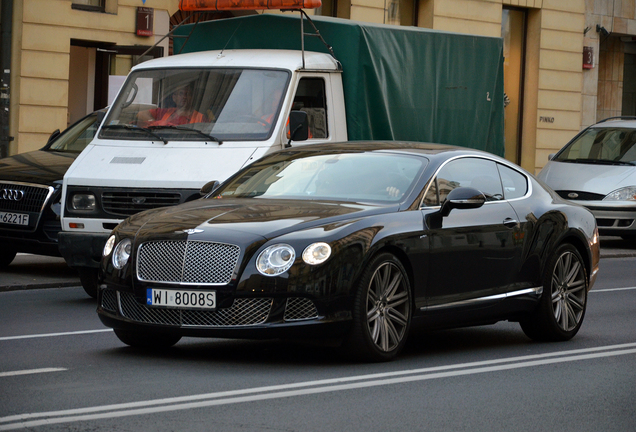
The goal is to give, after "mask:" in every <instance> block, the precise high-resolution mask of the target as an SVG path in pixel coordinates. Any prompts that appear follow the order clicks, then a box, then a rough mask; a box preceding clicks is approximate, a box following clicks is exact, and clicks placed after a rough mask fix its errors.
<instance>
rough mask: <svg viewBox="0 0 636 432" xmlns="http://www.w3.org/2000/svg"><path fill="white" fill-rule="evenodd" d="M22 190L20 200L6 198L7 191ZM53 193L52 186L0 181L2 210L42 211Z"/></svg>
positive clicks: (0, 207) (0, 204)
mask: <svg viewBox="0 0 636 432" xmlns="http://www.w3.org/2000/svg"><path fill="white" fill-rule="evenodd" d="M5 190H6V191H7V192H6V193H7V194H9V192H8V191H20V192H21V194H20V195H21V198H20V199H19V200H15V199H9V198H8V196H9V195H7V198H5V192H4V191H5ZM52 193H53V188H52V187H50V186H39V185H27V184H23V183H0V210H1V211H17V212H31V213H40V212H41V211H42V209H43V208H44V204H45V203H46V200H47V199H48V198H49V196H51V194H52Z"/></svg>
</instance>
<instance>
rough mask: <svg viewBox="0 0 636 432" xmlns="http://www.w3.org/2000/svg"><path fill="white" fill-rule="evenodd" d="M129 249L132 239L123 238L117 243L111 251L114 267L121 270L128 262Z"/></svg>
mask: <svg viewBox="0 0 636 432" xmlns="http://www.w3.org/2000/svg"><path fill="white" fill-rule="evenodd" d="M131 251H132V241H130V239H129V238H126V239H123V240H122V241H120V242H119V243H117V246H115V250H114V252H113V266H115V268H116V269H120V270H121V269H122V268H123V267H124V266H125V265H126V263H127V262H128V259H129V258H130V252H131Z"/></svg>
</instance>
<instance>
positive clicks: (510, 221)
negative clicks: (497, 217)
mask: <svg viewBox="0 0 636 432" xmlns="http://www.w3.org/2000/svg"><path fill="white" fill-rule="evenodd" d="M503 224H504V225H505V226H506V227H508V228H514V227H516V226H517V225H518V224H519V222H517V221H516V220H514V219H512V218H505V219H504V221H503Z"/></svg>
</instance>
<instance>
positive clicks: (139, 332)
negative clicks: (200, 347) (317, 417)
mask: <svg viewBox="0 0 636 432" xmlns="http://www.w3.org/2000/svg"><path fill="white" fill-rule="evenodd" d="M204 189H206V187H204ZM598 262H599V245H598V236H597V229H596V224H595V221H594V217H593V216H592V214H591V213H590V212H589V210H587V209H585V208H584V207H581V206H578V205H573V204H571V203H569V202H567V201H565V200H562V199H561V198H559V197H558V196H557V195H556V194H555V193H554V192H553V191H551V190H549V189H548V188H545V187H543V186H542V185H541V184H540V183H539V182H538V181H537V180H536V179H535V178H534V177H533V176H532V175H530V174H528V173H527V172H525V171H524V170H522V169H521V168H519V167H518V166H516V165H513V164H511V163H510V162H508V161H506V160H504V159H502V158H499V157H496V156H494V155H491V154H489V153H485V152H481V151H477V150H469V149H464V148H459V147H451V146H441V145H433V144H418V143H377V142H376V143H361V142H355V143H354V142H349V143H340V144H321V145H313V146H311V145H308V146H298V147H294V148H289V149H285V150H281V151H279V152H276V153H272V154H270V155H268V156H265V157H264V158H262V159H261V160H259V161H256V162H255V163H253V164H252V165H249V166H248V167H246V168H244V169H243V170H241V171H239V172H238V173H237V174H236V175H234V176H232V177H230V178H229V179H228V180H227V181H226V182H224V183H223V184H222V185H221V186H220V187H218V188H216V189H214V190H212V192H210V193H209V194H207V195H206V196H205V197H204V198H202V199H199V200H196V201H192V202H189V203H184V204H181V205H178V206H174V207H168V208H163V209H154V210H148V211H146V212H143V213H138V214H136V215H134V216H131V217H130V218H128V219H127V220H125V221H124V222H122V223H121V224H120V225H119V226H117V228H116V229H115V230H114V231H113V233H112V236H111V237H110V238H109V239H108V241H107V243H106V246H105V248H104V252H103V259H102V262H101V268H100V278H101V283H102V285H101V288H100V290H99V293H98V314H99V317H100V319H101V320H102V322H103V323H104V324H105V325H106V326H109V327H112V328H114V330H115V334H116V335H117V337H118V338H119V339H120V340H121V341H122V342H123V343H125V344H128V345H131V346H137V347H146V348H157V347H167V346H172V345H173V344H175V343H177V342H178V341H179V339H180V338H181V337H182V336H205V337H232V338H235V337H236V338H259V337H294V338H303V339H307V338H322V337H329V338H331V339H334V338H335V339H336V340H338V339H340V340H342V341H343V346H344V347H346V349H348V350H350V351H351V352H352V353H354V354H355V355H359V356H360V357H362V358H363V359H365V360H372V361H382V360H389V359H392V358H393V357H395V356H396V355H397V354H398V353H399V352H400V350H401V349H402V348H403V346H404V344H405V342H406V340H407V336H408V333H409V328H410V327H411V323H412V322H414V321H420V322H422V323H425V324H426V326H427V327H428V328H447V327H460V326H469V325H482V324H491V323H495V322H497V321H499V320H511V321H518V322H519V323H520V324H521V328H522V329H523V331H524V332H525V333H526V334H527V335H528V336H529V337H531V338H532V339H537V340H561V341H562V340H568V339H570V338H572V337H573V336H574V335H575V334H576V333H577V332H578V331H579V328H580V327H581V323H582V322H583V318H584V315H585V309H586V305H587V292H588V290H589V289H590V288H591V287H592V285H593V284H594V281H595V279H596V275H597V270H598Z"/></svg>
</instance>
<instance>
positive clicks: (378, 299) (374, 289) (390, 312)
mask: <svg viewBox="0 0 636 432" xmlns="http://www.w3.org/2000/svg"><path fill="white" fill-rule="evenodd" d="M408 289H409V288H408V284H406V283H405V280H404V275H403V273H402V271H400V269H399V268H398V267H397V266H396V265H395V264H394V263H392V262H384V263H382V265H380V266H379V267H378V268H377V269H376V270H375V272H374V273H373V276H372V277H371V280H370V282H369V288H368V291H367V302H366V303H367V325H368V330H369V336H370V337H371V340H372V341H373V343H374V344H375V346H376V347H377V348H378V349H379V350H380V351H383V352H389V351H391V350H393V349H395V348H396V347H397V346H398V345H399V344H400V342H401V341H402V339H403V338H404V335H405V333H406V331H407V329H408V317H409V316H410V309H409V308H410V302H409V293H408Z"/></svg>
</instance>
